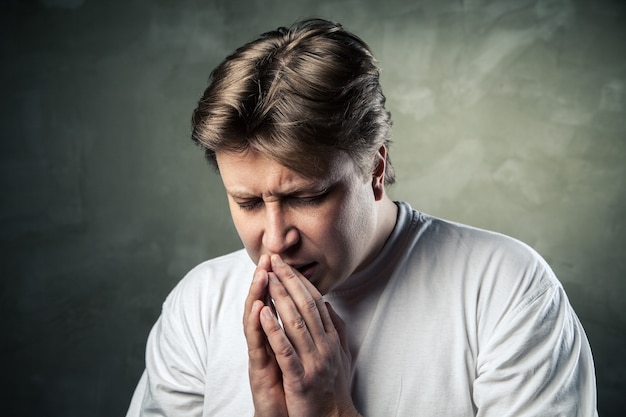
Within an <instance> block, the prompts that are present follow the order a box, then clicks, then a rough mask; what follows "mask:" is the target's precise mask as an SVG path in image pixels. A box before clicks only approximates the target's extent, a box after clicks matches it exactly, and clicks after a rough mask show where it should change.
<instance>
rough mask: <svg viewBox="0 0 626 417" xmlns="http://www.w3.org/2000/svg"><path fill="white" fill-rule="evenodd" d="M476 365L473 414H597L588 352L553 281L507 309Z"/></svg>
mask: <svg viewBox="0 0 626 417" xmlns="http://www.w3.org/2000/svg"><path fill="white" fill-rule="evenodd" d="M476 368H477V378H476V379H475V381H474V386H473V396H474V402H475V404H476V406H477V409H478V411H477V416H482V417H506V416H516V417H520V416H529V417H530V416H567V417H573V416H579V417H592V416H597V412H596V408H595V407H596V391H595V375H594V371H593V360H592V356H591V350H590V347H589V344H588V342H587V338H586V336H585V334H584V330H583V328H582V325H581V324H580V322H579V320H578V318H577V317H576V315H575V313H574V311H573V309H572V308H571V306H570V304H569V301H568V300H567V297H566V295H565V292H564V290H563V288H562V287H561V285H560V284H559V283H558V282H557V281H556V279H555V280H554V282H553V283H552V285H549V286H547V287H546V288H545V289H544V290H543V291H542V292H541V293H538V294H533V296H532V297H531V298H529V299H528V298H527V299H524V300H523V302H520V303H519V304H517V305H516V306H515V307H514V308H512V309H511V310H510V311H507V312H506V314H505V315H504V316H503V317H502V319H501V320H500V322H499V323H498V326H497V327H496V328H495V329H494V331H493V333H492V334H491V335H490V336H489V338H488V340H486V341H485V343H484V345H483V346H482V348H481V350H480V353H479V355H478V358H477V365H476Z"/></svg>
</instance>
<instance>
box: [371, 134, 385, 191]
mask: <svg viewBox="0 0 626 417" xmlns="http://www.w3.org/2000/svg"><path fill="white" fill-rule="evenodd" d="M374 159H375V160H374V170H373V171H372V190H374V199H375V200H376V201H380V200H381V199H382V198H383V196H384V195H385V168H386V164H387V147H385V145H382V146H381V147H380V148H379V149H378V152H376V155H375V156H374Z"/></svg>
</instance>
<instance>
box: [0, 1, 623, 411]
mask: <svg viewBox="0 0 626 417" xmlns="http://www.w3.org/2000/svg"><path fill="white" fill-rule="evenodd" d="M623 4H624V3H623V2H621V1H617V0H615V1H607V0H587V1H582V0H580V1H576V0H537V1H536V0H492V1H489V0H467V1H461V0H456V1H441V0H421V1H419V0H416V1H400V0H386V1H375V0H367V1H366V0H363V1H349V0H345V1H330V0H310V1H306V0H298V1H296V0H290V1H279V0H257V1H245V0H216V1H201V0H195V1H193V0H184V1H165V0H162V1H152V2H151V1H148V0H127V1H122V0H116V1H105V0H39V1H36V0H31V1H18V0H14V1H11V0H2V1H1V2H0V5H1V6H0V53H1V59H2V61H1V66H0V76H1V80H2V93H1V94H0V111H1V113H0V114H1V120H2V123H0V135H1V141H0V155H1V156H0V169H1V173H2V175H1V179H0V184H1V195H0V238H1V247H0V249H1V250H2V252H1V257H2V263H1V265H2V269H1V272H2V281H1V282H2V284H1V292H0V316H1V318H2V329H3V331H2V334H3V335H2V337H1V340H0V347H1V349H2V360H3V362H4V363H5V364H8V365H5V366H3V370H4V371H3V373H2V378H0V380H1V384H2V386H1V387H0V395H1V397H0V398H1V400H2V406H1V408H2V410H3V412H2V414H3V415H6V416H12V417H13V416H68V417H71V416H77V417H78V416H80V417H89V416H103V417H104V416H107V417H108V416H118V415H122V414H123V413H124V411H125V409H126V406H127V404H128V401H129V399H130V396H131V393H132V390H133V388H134V385H135V383H136V381H137V378H138V377H139V374H140V372H141V370H142V367H143V353H144V346H145V340H146V336H147V334H148V331H149V329H150V327H151V326H152V324H153V322H154V321H155V319H156V318H157V316H158V314H159V310H160V305H161V302H162V301H163V299H164V298H165V296H166V295H167V293H168V292H169V290H170V289H171V288H172V287H173V286H174V285H175V284H176V282H177V281H178V280H179V279H180V278H181V277H182V275H183V274H184V273H185V272H186V271H187V270H189V269H190V268H191V267H192V266H194V265H195V264H196V263H198V262H200V261H202V260H204V259H207V258H210V257H213V256H215V255H218V254H222V253H225V252H227V251H230V250H232V249H235V248H238V247H239V246H240V243H239V242H238V239H237V237H236V235H235V233H234V229H233V227H232V225H231V223H230V219H229V216H228V213H227V209H226V202H225V198H224V196H223V191H222V187H221V184H220V181H219V179H218V178H217V177H215V176H214V175H213V174H212V172H211V170H210V169H209V168H208V167H207V166H206V164H205V162H204V161H203V156H202V152H201V151H200V150H199V149H197V148H195V147H194V146H193V144H192V143H191V141H190V140H189V138H188V137H189V119H190V114H191V111H192V109H193V108H194V106H195V102H196V101H197V99H198V98H199V96H200V94H201V92H202V90H203V89H204V86H205V84H206V80H207V78H208V74H209V71H210V70H211V69H212V68H213V67H214V66H215V65H216V64H217V63H218V62H219V61H220V60H221V59H222V58H223V57H224V56H225V55H226V54H227V53H229V52H230V51H232V50H233V49H234V48H235V47H237V46H239V45H240V44H242V43H243V42H245V41H247V40H250V39H252V38H253V37H255V36H256V35H257V34H259V33H261V32H263V31H266V30H269V29H273V28H275V27H276V26H279V25H284V24H289V23H291V22H293V21H295V20H297V19H298V18H302V17H309V16H322V17H327V18H331V19H334V20H338V21H340V22H343V23H344V24H345V26H347V27H348V28H349V29H351V30H353V31H355V32H356V33H358V34H360V35H361V36H362V37H363V38H364V39H365V40H367V41H368V42H369V43H370V45H371V47H372V48H373V50H374V52H375V53H376V55H377V56H378V58H379V60H380V64H381V67H382V68H383V77H382V78H383V79H382V81H383V86H384V88H385V91H386V94H387V96H388V105H389V109H390V110H391V111H392V114H393V117H394V120H395V126H394V144H393V147H392V150H391V152H392V157H393V160H394V162H395V165H396V168H397V171H398V183H397V185H396V186H394V188H393V189H392V190H391V194H392V196H393V197H394V198H396V199H404V200H407V201H409V202H410V203H411V204H412V205H413V206H414V207H416V208H418V209H420V210H422V211H425V212H428V213H431V214H435V215H438V216H442V217H445V218H449V219H452V220H457V221H461V222H465V223H470V224H473V225H476V226H481V227H485V228H489V229H494V230H497V231H501V232H504V233H507V234H510V235H512V236H515V237H517V238H519V239H521V240H523V241H525V242H527V243H528V244H530V245H531V246H533V247H534V248H536V249H537V250H538V251H539V252H540V253H542V254H543V255H544V256H545V258H546V259H547V260H548V262H549V263H550V264H551V265H552V267H553V268H554V270H555V271H556V273H557V275H558V276H559V277H560V279H561V281H562V282H563V284H564V286H565V288H566V290H567V292H568V294H569V297H570V300H571V302H572V304H573V305H574V307H575V309H576V311H577V312H578V314H579V316H580V319H581V321H582V322H583V324H584V326H585V328H586V330H587V332H588V336H589V339H590V342H591V346H592V349H593V352H594V355H595V360H596V368H597V378H598V389H599V410H600V413H601V416H611V415H612V416H618V415H625V414H624V413H625V412H626V399H624V393H625V392H626V303H625V301H624V298H625V295H626V280H625V278H626V267H625V265H626V250H625V249H626V238H625V233H626V229H625V225H626V221H625V220H624V214H625V212H626V52H625V51H626V14H625V12H626V10H625V8H624V6H623ZM243 388H244V387H242V389H243Z"/></svg>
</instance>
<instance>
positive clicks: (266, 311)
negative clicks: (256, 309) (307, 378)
mask: <svg viewBox="0 0 626 417" xmlns="http://www.w3.org/2000/svg"><path fill="white" fill-rule="evenodd" d="M261 326H262V327H263V331H264V332H265V334H266V335H267V340H268V342H269V344H270V346H271V348H272V350H273V352H274V357H275V359H276V362H277V363H278V366H279V367H280V369H281V371H282V373H283V374H284V375H294V376H295V377H296V378H298V377H299V376H301V375H303V374H304V368H303V366H302V362H301V361H300V358H299V357H298V354H297V352H296V349H295V347H294V346H293V344H292V343H291V342H290V340H289V338H288V337H287V335H286V334H285V332H284V331H283V328H282V327H281V326H280V323H279V322H278V319H277V318H276V316H275V315H274V314H273V313H272V310H271V309H270V308H269V307H267V306H264V307H262V309H261Z"/></svg>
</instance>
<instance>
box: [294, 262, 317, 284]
mask: <svg viewBox="0 0 626 417" xmlns="http://www.w3.org/2000/svg"><path fill="white" fill-rule="evenodd" d="M315 265H317V262H311V263H308V264H305V265H301V266H296V267H294V268H295V269H296V270H297V271H298V272H300V273H301V274H302V275H304V277H305V278H306V279H308V280H309V281H310V280H311V278H312V277H313V272H314V271H315Z"/></svg>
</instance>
